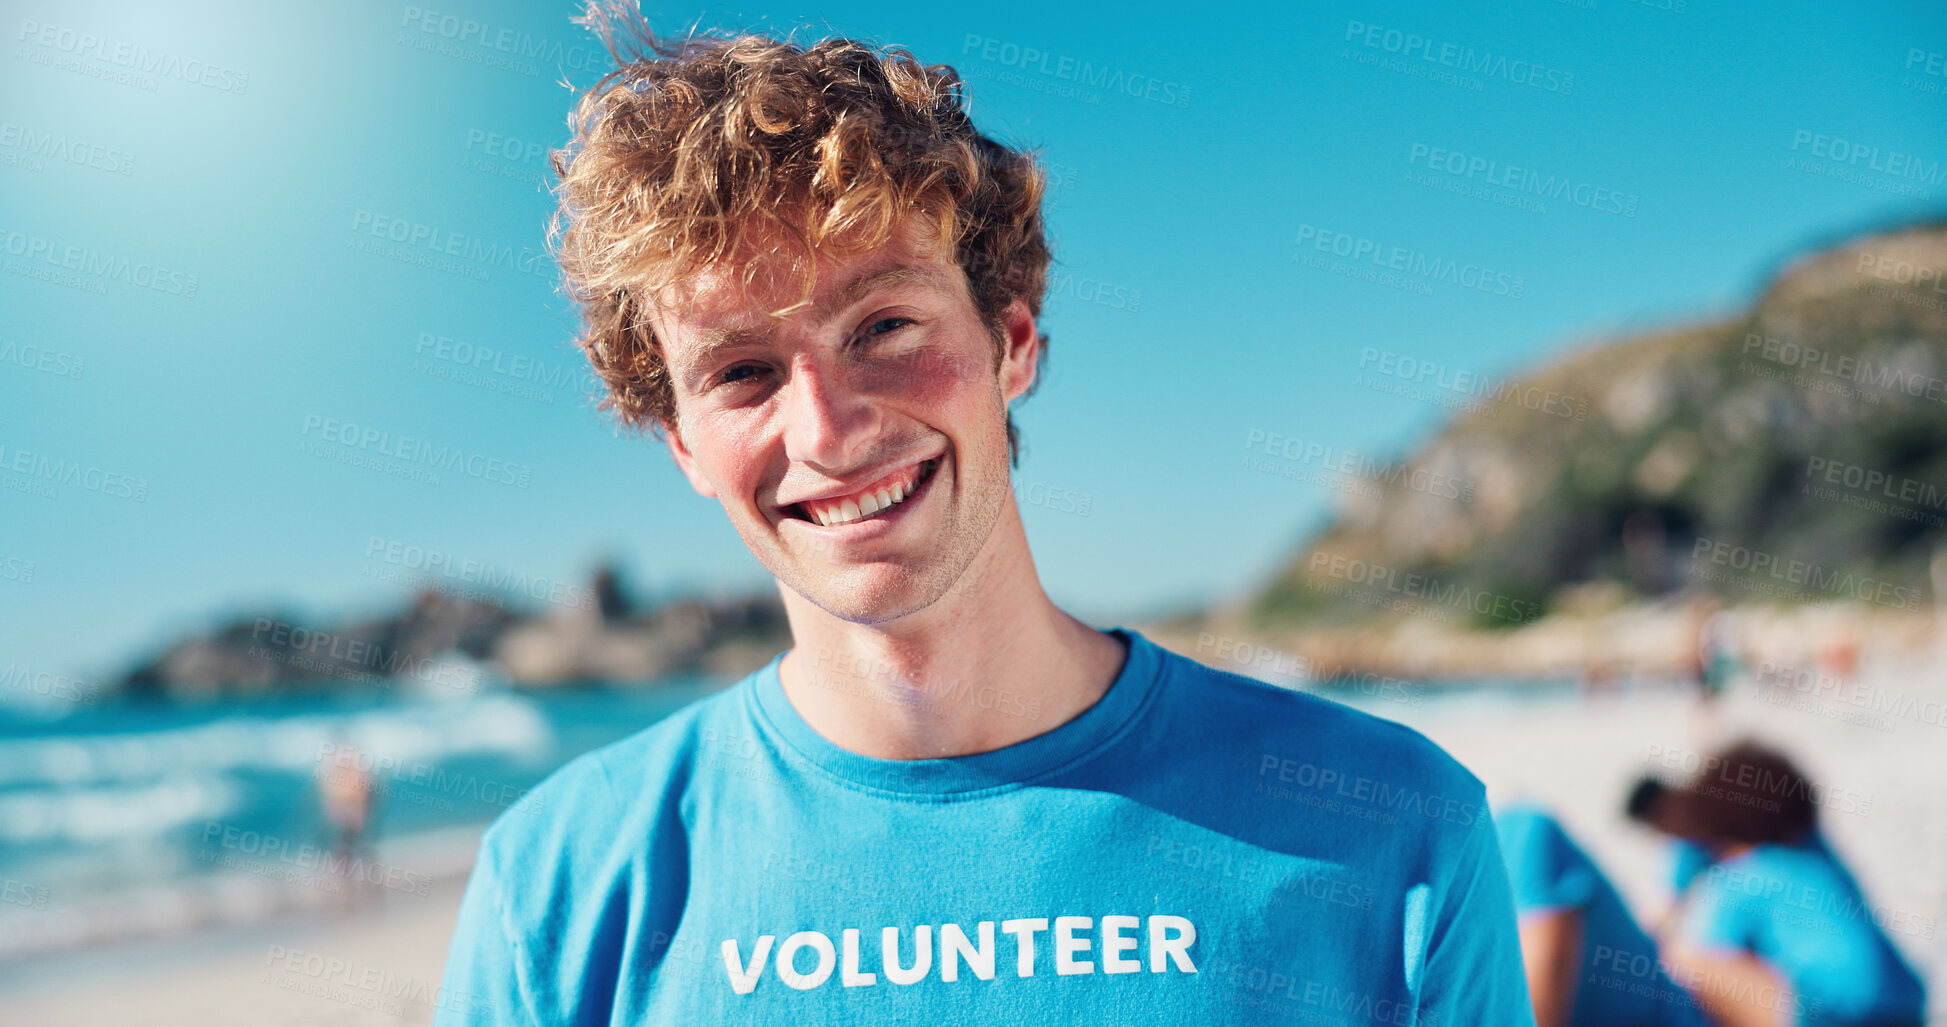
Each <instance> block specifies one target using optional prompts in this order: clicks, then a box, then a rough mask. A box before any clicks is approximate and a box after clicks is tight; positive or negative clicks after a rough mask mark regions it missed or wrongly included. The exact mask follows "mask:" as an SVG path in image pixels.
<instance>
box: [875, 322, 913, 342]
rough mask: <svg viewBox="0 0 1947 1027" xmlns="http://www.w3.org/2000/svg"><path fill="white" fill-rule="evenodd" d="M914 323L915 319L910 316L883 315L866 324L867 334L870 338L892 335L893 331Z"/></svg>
mask: <svg viewBox="0 0 1947 1027" xmlns="http://www.w3.org/2000/svg"><path fill="white" fill-rule="evenodd" d="M912 323H913V320H912V318H909V317H882V318H880V319H879V320H877V321H874V322H872V323H871V324H870V325H867V326H866V329H865V336H866V338H868V339H875V338H878V337H880V336H884V335H891V334H892V333H893V332H896V331H898V330H899V329H901V328H904V327H906V326H907V325H909V324H912Z"/></svg>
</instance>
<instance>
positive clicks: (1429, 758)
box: [1158, 646, 1480, 788]
mask: <svg viewBox="0 0 1947 1027" xmlns="http://www.w3.org/2000/svg"><path fill="white" fill-rule="evenodd" d="M1158 648H1159V649H1161V647H1160V646H1159V647H1158ZM1161 652H1162V659H1163V665H1164V669H1165V672H1166V673H1168V674H1170V675H1171V677H1172V680H1173V688H1172V691H1173V692H1174V693H1175V703H1176V705H1177V708H1176V709H1175V710H1173V711H1172V712H1173V715H1174V716H1176V717H1177V718H1179V722H1180V721H1181V720H1188V721H1191V722H1193V723H1196V724H1197V725H1198V727H1199V728H1200V729H1207V730H1211V731H1213V732H1220V734H1217V735H1216V740H1219V741H1221V740H1222V739H1223V738H1225V737H1229V738H1233V739H1234V738H1237V737H1239V735H1240V734H1241V735H1243V736H1245V737H1248V738H1251V739H1253V740H1256V741H1261V742H1265V743H1270V744H1280V745H1283V746H1286V747H1287V748H1288V750H1289V751H1290V752H1292V753H1294V754H1295V753H1300V752H1309V753H1314V754H1318V755H1330V756H1332V757H1335V758H1337V759H1338V760H1340V761H1344V762H1347V763H1349V764H1356V765H1360V766H1377V767H1387V768H1393V769H1396V770H1397V771H1398V772H1400V773H1401V774H1413V775H1417V776H1421V777H1434V778H1440V779H1443V780H1451V781H1454V782H1455V783H1464V784H1469V785H1471V786H1472V787H1476V788H1478V787H1480V781H1479V779H1478V778H1476V777H1475V776H1474V775H1473V773H1472V772H1471V771H1469V770H1468V769H1467V768H1466V767H1465V766H1462V765H1461V763H1460V761H1458V760H1456V759H1454V758H1453V757H1452V756H1450V755H1448V753H1447V752H1446V750H1444V749H1442V748H1441V747H1440V746H1439V745H1437V744H1436V743H1434V742H1433V740H1431V739H1429V738H1427V737H1426V736H1425V735H1423V734H1421V733H1420V732H1419V731H1416V730H1414V729H1413V728H1410V727H1408V726H1406V725H1405V724H1401V723H1399V722H1398V721H1394V720H1388V719H1386V718H1384V717H1381V716H1377V715H1374V714H1371V713H1367V712H1365V711H1363V710H1359V709H1355V708H1353V707H1351V706H1348V705H1346V704H1345V703H1341V702H1338V701H1336V700H1333V699H1329V698H1326V697H1324V696H1321V695H1316V694H1313V693H1310V692H1305V691H1301V690H1298V689H1295V688H1287V687H1284V686H1281V685H1274V684H1271V683H1269V682H1266V681H1260V680H1258V679H1257V678H1253V677H1249V676H1246V675H1243V674H1239V673H1236V672H1234V671H1228V670H1223V669H1220V668H1217V667H1212V666H1210V665H1208V664H1205V663H1199V662H1198V661H1196V660H1194V659H1192V658H1190V657H1188V656H1184V655H1182V654H1181V653H1177V652H1174V651H1171V650H1168V649H1161Z"/></svg>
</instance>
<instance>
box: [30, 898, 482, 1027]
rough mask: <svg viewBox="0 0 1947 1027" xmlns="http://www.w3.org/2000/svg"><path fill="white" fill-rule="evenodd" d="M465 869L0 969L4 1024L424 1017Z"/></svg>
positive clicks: (169, 1024)
mask: <svg viewBox="0 0 1947 1027" xmlns="http://www.w3.org/2000/svg"><path fill="white" fill-rule="evenodd" d="M463 886H464V880H463V879H460V878H447V879H444V880H441V881H439V882H437V883H435V884H433V885H432V886H431V887H429V888H428V889H427V893H426V894H425V895H395V896H390V897H389V898H388V900H387V903H386V905H385V906H383V907H382V908H379V909H375V910H371V911H367V912H362V913H356V914H349V915H344V916H330V915H322V914H303V915H298V916H292V917H288V918H285V919H281V920H278V921H274V922H271V923H265V924H261V925H257V926H252V927H245V928H230V929H222V930H217V931H208V932H203V933H200V934H196V935H192V936H189V937H187V938H180V939H154V940H149V941H143V942H134V943H128V944H123V945H118V946H113V947H109V948H105V949H99V950H95V951H83V952H75V953H70V954H66V955H61V956H53V957H46V958H41V959H36V960H31V961H25V962H21V963H16V964H14V965H11V966H8V967H4V968H0V1004H4V1006H5V1008H6V1015H5V1017H4V1019H5V1021H6V1022H7V1023H10V1024H23V1025H24V1024H36V1025H39V1024H46V1025H54V1024H62V1025H73V1027H87V1025H96V1024H101V1025H110V1024H114V1025H121V1027H128V1025H130V1024H141V1025H144V1027H177V1025H182V1027H195V1025H203V1027H300V1025H302V1027H323V1025H328V1024H329V1025H345V1027H365V1025H388V1027H391V1025H399V1024H426V1023H431V1022H432V1018H433V1013H434V1009H435V1006H434V1003H435V1002H437V1001H439V1000H440V999H439V992H438V985H439V977H440V970H441V968H442V966H443V965H444V963H445V959H446V947H447V943H448V941H449V940H450V939H451V937H452V931H453V918H454V917H455V916H456V915H457V914H458V912H459V908H460V894H461V890H462V888H463Z"/></svg>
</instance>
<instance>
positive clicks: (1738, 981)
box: [1629, 741, 1926, 1027]
mask: <svg viewBox="0 0 1947 1027" xmlns="http://www.w3.org/2000/svg"><path fill="white" fill-rule="evenodd" d="M1816 794H1817V793H1816V792H1815V786H1814V785H1813V783H1812V782H1811V781H1810V780H1809V779H1808V778H1806V777H1805V775H1804V774H1802V773H1800V772H1799V770H1798V769H1797V768H1796V767H1795V766H1793V764H1792V763H1791V761H1790V760H1788V759H1787V758H1786V757H1784V756H1783V755H1781V754H1780V753H1778V752H1776V751H1774V750H1772V749H1769V748H1767V747H1765V746H1763V745H1761V744H1758V743H1756V742H1751V741H1741V742H1738V743H1736V744H1733V745H1731V746H1729V747H1727V748H1725V749H1723V750H1721V751H1719V752H1717V753H1715V754H1713V755H1711V756H1709V757H1707V758H1706V759H1705V760H1704V761H1703V766H1702V769H1701V770H1700V771H1699V772H1698V776H1697V778H1696V779H1695V780H1693V781H1691V782H1689V783H1688V784H1686V785H1684V786H1683V787H1681V788H1669V787H1665V786H1663V785H1662V784H1661V783H1660V782H1656V781H1654V780H1648V779H1646V780H1645V781H1644V782H1643V783H1641V784H1639V785H1638V786H1637V788H1636V791H1635V792H1634V794H1632V795H1631V797H1630V802H1629V813H1630V815H1631V817H1633V818H1634V819H1636V820H1638V821H1640V822H1642V823H1645V824H1647V825H1649V826H1650V827H1653V828H1655V829H1656V830H1658V831H1660V832H1662V833H1664V834H1666V835H1669V836H1670V837H1672V838H1674V839H1676V840H1678V842H1679V843H1680V845H1679V847H1678V848H1677V850H1676V853H1675V867H1676V871H1675V874H1674V876H1675V879H1676V883H1677V885H1678V887H1679V889H1680V898H1679V900H1678V903H1677V906H1676V909H1675V911H1674V914H1673V915H1672V916H1671V917H1670V918H1669V921H1668V923H1667V925H1666V927H1665V930H1664V934H1663V938H1662V941H1663V949H1664V954H1665V958H1666V960H1667V962H1668V963H1669V965H1670V967H1671V970H1672V976H1674V977H1675V978H1676V980H1677V981H1678V983H1680V984H1682V985H1684V986H1685V987H1687V988H1689V989H1690V990H1691V993H1692V994H1693V995H1695V996H1696V997H1697V1000H1698V1002H1699V1003H1700V1004H1701V1005H1702V1006H1703V1007H1704V1009H1705V1011H1706V1012H1707V1013H1708V1014H1709V1015H1710V1016H1711V1017H1712V1018H1713V1019H1714V1021H1715V1022H1716V1023H1718V1024H1721V1025H1724V1027H1757V1025H1766V1027H1774V1025H1793V1024H1795V1025H1813V1024H1816V1025H1821V1027H1919V1025H1920V1024H1921V1023H1922V1019H1923V1016H1924V1007H1925V1004H1926V993H1925V986H1924V985H1923V984H1922V983H1921V980H1920V977H1919V975H1918V974H1916V973H1915V972H1914V970H1913V968H1912V967H1911V966H1909V965H1908V964H1907V962H1906V960H1905V959H1904V958H1903V957H1901V955H1900V953H1899V951H1898V950H1897V949H1896V948H1895V947H1894V945H1893V942H1892V940H1891V939H1890V938H1888V937H1887V936H1886V934H1885V933H1884V932H1883V931H1882V930H1881V929H1880V924H1879V921H1880V920H1881V919H1882V915H1881V913H1880V912H1879V911H1878V910H1877V909H1876V908H1875V907H1874V906H1873V905H1872V904H1871V903H1869V902H1868V901H1867V899H1866V897H1865V894H1864V892H1863V891H1862V890H1861V888H1860V887H1859V883H1858V882H1857V881H1856V880H1854V879H1853V876H1852V874H1851V872H1850V871H1848V870H1847V869H1846V867H1845V865H1844V863H1843V862H1842V861H1841V860H1840V859H1839V857H1838V855H1837V854H1836V853H1834V852H1833V851H1832V849H1831V847H1830V846H1829V845H1827V843H1826V840H1825V838H1824V836H1823V834H1822V833H1821V832H1820V831H1819V828H1818V817H1817V804H1816V802H1815V795H1816Z"/></svg>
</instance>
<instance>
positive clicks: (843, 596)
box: [786, 568, 939, 625]
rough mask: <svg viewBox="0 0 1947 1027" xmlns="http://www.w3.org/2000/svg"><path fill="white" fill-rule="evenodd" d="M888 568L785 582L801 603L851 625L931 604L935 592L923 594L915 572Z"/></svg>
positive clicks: (878, 622)
mask: <svg viewBox="0 0 1947 1027" xmlns="http://www.w3.org/2000/svg"><path fill="white" fill-rule="evenodd" d="M888 570H891V569H889V568H871V569H866V568H858V569H856V573H852V574H843V573H841V574H827V575H824V576H821V577H819V578H818V579H817V580H816V581H815V582H814V583H809V586H808V587H804V586H802V585H800V584H792V583H789V582H787V583H786V584H787V586H788V587H790V589H791V590H792V591H793V592H796V593H797V594H798V596H799V597H800V598H802V599H804V601H805V602H808V603H810V604H811V605H813V606H816V607H818V608H819V609H821V610H823V611H825V612H826V613H828V614H831V615H832V616H833V617H836V618H838V619H839V620H843V621H849V622H850V623H853V624H864V625H881V624H890V623H892V622H894V621H897V620H899V619H900V618H902V617H908V616H911V615H912V614H915V613H918V612H920V611H921V610H924V609H926V608H927V607H929V606H931V605H933V603H934V602H936V601H937V600H938V599H939V596H938V595H935V594H923V593H924V590H923V589H921V588H919V587H918V583H917V581H916V580H915V575H913V574H911V573H910V572H905V571H901V572H899V573H898V575H897V577H896V578H895V577H894V576H893V575H891V574H888V573H884V572H886V571H888Z"/></svg>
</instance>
